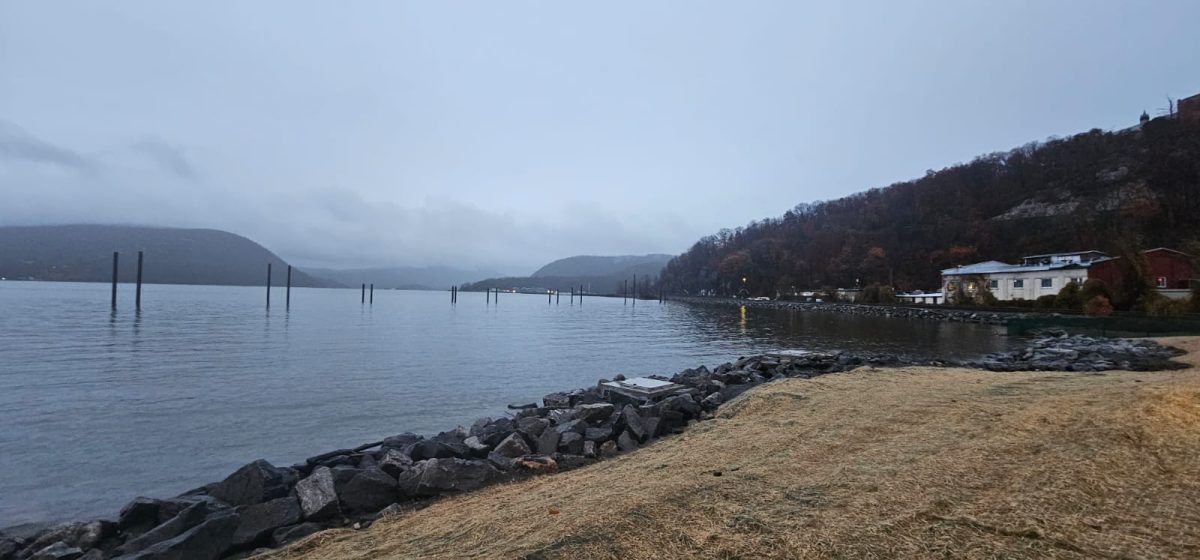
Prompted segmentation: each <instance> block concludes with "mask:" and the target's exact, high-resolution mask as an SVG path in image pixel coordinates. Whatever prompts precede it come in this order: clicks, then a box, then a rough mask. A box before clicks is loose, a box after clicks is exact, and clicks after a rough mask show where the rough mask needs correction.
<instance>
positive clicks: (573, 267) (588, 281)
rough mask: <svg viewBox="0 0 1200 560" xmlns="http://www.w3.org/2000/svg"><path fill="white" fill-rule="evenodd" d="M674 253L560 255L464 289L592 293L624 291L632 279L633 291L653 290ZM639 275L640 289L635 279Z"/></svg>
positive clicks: (468, 285) (630, 287) (630, 290)
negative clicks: (529, 272) (525, 272)
mask: <svg viewBox="0 0 1200 560" xmlns="http://www.w3.org/2000/svg"><path fill="white" fill-rule="evenodd" d="M670 260H671V256H670V255H657V254H651V255H621V256H613V257H597V256H575V257H567V258H565V259H558V260H556V261H554V262H551V263H549V264H547V265H545V266H543V267H541V268H539V269H538V270H537V272H534V273H533V276H520V277H512V278H488V279H487V280H481V281H479V282H475V283H472V284H467V285H464V286H463V287H462V289H464V290H468V291H473V290H485V289H501V290H511V289H517V290H525V291H541V290H562V291H564V292H566V291H570V290H571V289H573V288H579V287H580V286H583V289H584V290H586V291H587V292H588V293H593V294H621V293H623V291H624V290H625V286H626V284H625V282H626V281H628V282H629V283H630V284H629V293H639V294H645V293H649V291H650V287H651V286H653V282H655V281H656V280H657V279H658V275H659V273H660V272H661V271H662V269H663V266H665V265H666V264H667V262H668V261H670ZM634 278H637V283H638V286H640V288H639V289H637V290H635V289H634V287H633V285H632V283H633V281H634Z"/></svg>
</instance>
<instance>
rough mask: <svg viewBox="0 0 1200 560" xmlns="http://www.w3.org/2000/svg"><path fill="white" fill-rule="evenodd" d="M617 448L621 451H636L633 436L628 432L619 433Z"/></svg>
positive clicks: (636, 443) (635, 440)
mask: <svg viewBox="0 0 1200 560" xmlns="http://www.w3.org/2000/svg"><path fill="white" fill-rule="evenodd" d="M617 447H619V448H620V449H621V451H632V450H634V449H637V447H638V441H637V438H636V437H634V436H633V434H631V433H629V430H625V431H624V432H621V435H620V436H618V437H617Z"/></svg>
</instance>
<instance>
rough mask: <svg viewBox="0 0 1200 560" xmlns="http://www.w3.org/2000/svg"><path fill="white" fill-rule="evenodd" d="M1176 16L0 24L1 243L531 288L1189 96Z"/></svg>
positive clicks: (473, 17)
mask: <svg viewBox="0 0 1200 560" xmlns="http://www.w3.org/2000/svg"><path fill="white" fill-rule="evenodd" d="M1197 21H1200V2H1196V1H1195V0H1183V1H1166V0H1158V1H1155V2H1135V1H1128V2H1113V1H1097V0H1079V1H1072V2H1067V1H1060V2H1051V1H1043V0H1036V1H1034V0H1029V1H1009V2H962V1H959V0H955V1H946V2H892V1H886V2H853V3H848V2H840V1H839V2H833V1H831V2H823V3H812V2H801V1H799V0H784V1H780V2H766V1H751V2H732V1H731V2H724V3H715V2H697V1H681V2H663V1H654V2H542V3H526V2H512V1H505V2H390V1H389V2H378V3H372V2H363V1H356V2H323V3H310V2H296V1H287V2H266V1H254V2H220V1H213V0H206V1H203V2H199V1H197V2H190V3H187V4H186V5H185V3H184V2H159V1H146V2H137V1H120V2H83V1H76V2H55V1H27V0H0V224H31V223H78V222H89V223H137V224H153V225H170V226H188V227H213V228H220V229H226V230H230V231H233V232H236V233H240V234H242V235H246V236H247V237H250V238H252V239H254V240H256V241H259V242H260V243H262V244H264V245H266V246H267V247H268V248H270V249H272V250H274V251H275V252H277V253H279V254H280V255H281V256H283V257H284V258H285V259H289V260H291V261H292V262H294V263H298V264H301V265H333V266H357V265H387V264H410V265H422V264H448V265H459V266H466V267H474V266H480V267H488V268H492V269H498V270H501V271H503V272H509V273H528V272H530V271H532V270H533V269H534V268H536V267H537V266H539V265H541V264H543V263H545V262H547V261H549V260H552V259H554V258H559V257H564V256H568V255H573V254H624V253H649V252H667V253H678V252H681V251H683V250H685V249H686V248H687V247H689V246H690V245H691V244H692V243H693V242H694V241H695V240H696V239H698V238H699V237H701V236H703V235H707V234H709V233H713V232H715V231H716V230H718V229H720V228H722V227H735V226H738V225H743V224H745V223H746V222H748V221H749V220H751V219H757V218H763V217H767V216H778V215H780V214H782V213H783V212H784V211H785V210H787V209H788V208H790V207H792V206H794V205H795V204H797V203H800V202H808V201H813V200H819V199H831V198H836V197H838V196H842V195H845V194H849V193H852V192H856V191H860V190H864V189H867V188H871V187H876V186H885V185H887V184H890V183H893V182H896V181H900V180H905V179H910V178H914V177H918V176H920V175H922V174H923V173H924V172H925V170H927V169H937V168H941V167H945V166H947V165H952V164H954V163H957V162H962V161H967V160H969V159H971V158H972V157H974V156H976V155H979V154H982V153H987V152H993V151H999V150H1006V149H1009V148H1012V147H1015V146H1018V145H1021V144H1024V143H1026V142H1028V141H1031V140H1043V139H1045V138H1046V137H1048V136H1051V135H1068V134H1072V133H1075V132H1081V131H1085V130H1087V129H1090V128H1093V127H1100V128H1105V129H1112V128H1123V127H1125V126H1128V125H1131V124H1133V123H1135V122H1136V121H1137V117H1138V115H1139V114H1140V113H1141V111H1142V110H1148V111H1150V112H1151V113H1152V114H1154V113H1156V112H1157V111H1159V110H1162V109H1165V108H1166V106H1167V97H1168V96H1172V97H1185V96H1188V95H1191V94H1195V93H1200V32H1198V31H1197V30H1196V27H1195V26H1196V22H1197Z"/></svg>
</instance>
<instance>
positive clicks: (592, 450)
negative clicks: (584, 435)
mask: <svg viewBox="0 0 1200 560" xmlns="http://www.w3.org/2000/svg"><path fill="white" fill-rule="evenodd" d="M596 447H597V446H596V442H595V441H592V440H587V441H584V442H583V456H584V457H587V458H589V459H594V458H595V457H596V455H597V454H598V451H597V449H596Z"/></svg>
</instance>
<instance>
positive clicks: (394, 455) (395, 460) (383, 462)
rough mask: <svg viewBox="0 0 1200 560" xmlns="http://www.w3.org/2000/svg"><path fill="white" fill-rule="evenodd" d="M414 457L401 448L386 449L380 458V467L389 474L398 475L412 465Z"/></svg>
mask: <svg viewBox="0 0 1200 560" xmlns="http://www.w3.org/2000/svg"><path fill="white" fill-rule="evenodd" d="M412 463H413V461H412V459H411V458H410V457H409V456H408V455H405V454H404V452H403V451H400V450H399V449H390V448H389V449H385V450H384V451H383V455H382V456H381V457H380V458H379V468H380V470H382V471H383V472H385V473H388V476H391V477H397V476H400V473H402V472H404V471H405V470H408V468H409V467H411V466H412Z"/></svg>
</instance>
